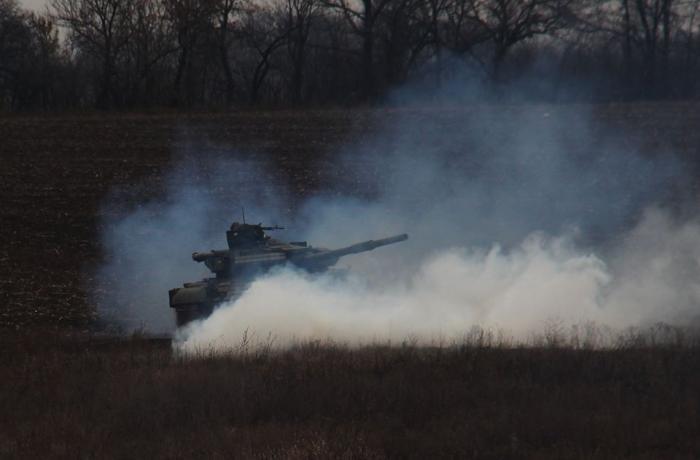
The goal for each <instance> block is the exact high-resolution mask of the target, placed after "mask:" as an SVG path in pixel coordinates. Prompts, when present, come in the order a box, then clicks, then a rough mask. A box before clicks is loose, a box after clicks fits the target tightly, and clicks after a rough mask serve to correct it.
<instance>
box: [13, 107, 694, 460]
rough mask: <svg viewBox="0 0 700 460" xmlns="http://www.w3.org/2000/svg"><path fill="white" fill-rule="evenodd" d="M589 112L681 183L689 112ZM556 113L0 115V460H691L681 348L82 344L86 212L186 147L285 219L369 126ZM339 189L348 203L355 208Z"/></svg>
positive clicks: (599, 129)
mask: <svg viewBox="0 0 700 460" xmlns="http://www.w3.org/2000/svg"><path fill="white" fill-rule="evenodd" d="M589 109H590V110H591V112H592V120H593V130H594V133H599V135H600V137H601V139H603V138H604V137H605V136H607V135H608V133H610V132H614V133H615V134H616V135H619V133H625V136H624V138H625V139H628V140H629V142H630V143H633V144H634V145H636V146H640V145H641V146H643V147H644V148H645V149H648V151H649V152H650V154H652V153H651V152H666V151H669V152H670V151H673V152H675V153H676V154H678V155H680V156H681V157H682V158H684V159H685V160H686V166H687V167H689V168H693V169H694V170H700V169H698V168H697V166H698V165H700V162H698V161H697V158H698V157H697V155H698V154H699V153H700V130H698V129H697V126H699V122H700V105H694V104H675V103H667V104H634V105H611V106H597V107H590V108H589ZM566 110H570V109H569V108H566V107H563V108H552V107H530V106H521V107H474V108H470V109H468V110H461V111H449V110H431V109H424V110H413V111H410V110H405V111H395V110H386V111H374V110H364V111H363V110H357V111H347V110H338V111H319V112H255V113H233V114H192V115H187V116H184V115H177V114H119V115H64V116H60V117H59V116H20V117H5V118H2V117H0V158H1V159H2V163H1V166H0V198H1V200H2V201H1V202H2V206H1V207H0V334H1V338H2V343H1V344H0V346H1V350H2V351H1V352H0V414H3V416H2V417H0V457H3V458H4V457H8V458H11V457H18V456H19V457H45V456H55V457H85V458H104V457H118V458H126V457H129V458H131V457H144V458H148V457H168V458H177V457H191V456H208V457H217V456H218V457H265V458H270V457H271V458H329V457H344V458H385V457H399V458H407V457H413V458H426V457H436V456H437V457H479V458H518V457H523V456H533V457H538V458H622V457H634V458H694V455H695V454H697V452H700V444H699V443H700V438H699V437H698V436H697V433H699V432H700V426H699V417H698V414H700V390H699V388H700V361H699V359H700V358H699V355H698V350H697V348H696V346H695V345H694V344H692V343H686V344H682V345H677V346H656V347H650V346H648V344H641V345H640V344H639V343H636V344H631V345H626V346H622V347H619V349H615V350H602V351H601V350H598V351H594V350H587V349H575V348H572V347H568V346H552V347H534V348H515V349H513V348H509V347H504V346H498V344H490V345H489V346H486V345H484V344H478V343H476V344H475V343H468V344H465V345H464V346H455V347H448V348H444V347H434V348H430V347H428V348H417V347H414V346H410V345H405V346H397V347H385V346H368V347H365V348H361V349H357V350H350V349H346V348H344V347H342V346H336V345H333V344H321V345H319V344H307V345H304V346H300V347H297V348H295V349H292V350H287V351H280V352H271V351H256V352H248V353H240V352H239V353H237V354H233V355H231V356H218V357H214V356H209V357H206V356H205V357H202V358H201V359H190V358H185V357H180V356H176V355H174V354H173V353H172V351H171V349H170V346H169V342H168V341H159V340H147V339H144V338H133V339H123V338H117V339H115V338H105V337H101V336H93V335H91V334H90V333H89V331H90V330H94V329H95V325H96V318H95V308H94V305H92V304H91V302H90V294H89V292H90V288H91V286H92V284H91V283H92V276H93V269H94V267H95V266H96V265H97V264H99V263H100V261H101V259H102V257H103V254H102V248H101V246H100V239H99V236H100V232H101V226H102V225H103V222H104V217H105V215H104V213H105V212H111V211H109V210H108V209H106V208H105V207H104V206H103V204H104V203H105V200H106V199H107V197H108V195H109V194H110V193H113V192H114V190H129V189H130V188H131V187H136V190H137V192H138V193H134V194H133V195H132V196H131V198H130V199H131V200H133V201H134V202H139V201H145V200H147V199H149V198H150V197H155V196H159V194H161V193H162V192H163V185H164V180H165V177H166V172H167V170H168V168H169V167H170V165H171V164H172V162H173V160H174V159H175V158H177V157H178V155H180V154H181V153H182V152H183V151H186V150H188V149H192V147H191V142H190V141H191V140H192V139H196V140H197V142H199V144H198V145H202V142H204V144H205V145H208V146H209V147H208V148H209V149H210V150H213V151H215V152H216V153H217V154H218V155H222V156H226V155H229V154H230V153H229V149H235V150H236V151H237V152H238V153H237V155H244V156H246V157H247V158H248V159H249V160H250V161H253V162H259V163H261V164H265V165H267V167H268V169H269V170H270V171H271V174H272V175H273V176H274V177H271V178H270V180H274V181H278V182H283V183H285V184H286V185H287V186H288V188H289V190H290V194H291V198H292V200H297V201H301V200H302V199H304V198H305V197H306V196H308V195H309V194H311V193H313V192H315V191H318V190H333V188H334V186H335V185H334V184H335V183H336V179H337V178H338V177H339V176H340V175H342V174H343V171H339V170H338V169H337V168H336V166H335V164H334V163H333V160H334V152H336V151H337V149H338V148H340V147H342V146H344V145H348V144H350V143H352V142H355V141H356V140H358V139H363V138H364V137H366V136H369V135H370V134H371V133H372V132H373V131H374V130H377V129H379V127H380V126H381V125H380V124H379V123H378V120H382V121H385V122H386V121H387V120H388V121H391V120H395V119H397V118H398V117H410V118H414V119H417V120H420V119H421V117H430V118H435V117H438V118H439V119H441V120H442V119H444V121H445V123H452V122H455V120H464V119H465V118H466V119H468V118H469V117H494V118H507V117H509V116H513V115H514V114H517V113H519V112H522V111H541V112H542V113H546V114H547V116H552V117H556V116H557V113H558V111H566ZM202 140H203V141H202ZM188 153H189V154H194V155H197V154H198V152H197V151H194V152H192V151H189V152H188ZM377 154H378V155H379V154H381V152H377ZM350 182H352V181H350ZM345 183H346V184H347V183H348V182H347V181H346V182H345ZM357 184H358V189H356V190H351V192H352V193H356V194H363V193H365V194H367V193H369V194H371V193H372V190H363V189H361V187H362V185H361V184H362V182H361V181H358V182H357ZM184 250H185V251H191V250H193V248H184ZM165 299H167V296H166V293H164V305H163V309H164V314H170V313H171V312H170V311H169V309H168V307H167V304H166V300H165Z"/></svg>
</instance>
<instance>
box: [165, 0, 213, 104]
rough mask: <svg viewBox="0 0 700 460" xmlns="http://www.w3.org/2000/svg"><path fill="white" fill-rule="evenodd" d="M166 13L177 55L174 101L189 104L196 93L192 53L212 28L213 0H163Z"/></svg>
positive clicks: (205, 39) (202, 42)
mask: <svg viewBox="0 0 700 460" xmlns="http://www.w3.org/2000/svg"><path fill="white" fill-rule="evenodd" d="M165 1H166V10H167V13H168V17H169V19H170V21H171V22H172V24H173V29H174V31H175V37H176V41H177V49H178V58H177V64H176V68H175V78H174V82H173V86H174V95H175V100H174V102H175V104H176V105H182V104H184V105H185V106H191V105H192V104H193V103H194V100H195V97H194V92H195V79H196V77H197V76H196V75H195V72H196V71H195V62H196V61H197V58H198V57H199V56H197V55H196V54H195V53H196V51H197V49H198V47H201V46H202V45H204V44H205V43H206V41H207V34H208V33H209V32H210V31H211V30H212V29H213V25H212V22H213V17H214V14H215V11H216V9H215V6H216V4H215V1H214V0H165ZM200 71H201V69H200Z"/></svg>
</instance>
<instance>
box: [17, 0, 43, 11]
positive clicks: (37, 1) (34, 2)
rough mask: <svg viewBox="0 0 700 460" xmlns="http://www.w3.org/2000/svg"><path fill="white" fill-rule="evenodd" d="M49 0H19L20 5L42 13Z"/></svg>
mask: <svg viewBox="0 0 700 460" xmlns="http://www.w3.org/2000/svg"><path fill="white" fill-rule="evenodd" d="M48 2H49V0H19V4H20V5H21V6H22V7H24V8H28V9H33V10H36V11H41V10H43V9H44V5H46V4H48Z"/></svg>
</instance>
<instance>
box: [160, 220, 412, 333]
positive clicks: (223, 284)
mask: <svg viewBox="0 0 700 460" xmlns="http://www.w3.org/2000/svg"><path fill="white" fill-rule="evenodd" d="M272 230H283V227H278V226H273V227H265V226H263V225H262V224H245V223H243V224H241V223H238V222H234V223H233V224H232V225H231V228H230V229H229V230H228V231H227V232H226V241H227V243H228V249H218V250H211V251H208V252H195V253H193V254H192V259H193V260H194V261H195V262H203V263H204V264H205V265H206V267H207V268H208V269H209V270H210V271H211V272H212V273H213V274H214V275H215V277H213V278H206V279H204V280H202V281H197V282H193V283H185V284H184V286H183V287H181V288H175V289H171V290H170V307H171V308H173V309H175V312H176V315H177V324H178V326H183V325H185V324H187V323H189V322H190V321H193V320H196V319H202V318H206V317H207V316H209V315H210V314H211V313H212V311H213V310H214V308H215V307H216V305H218V304H220V303H222V302H224V301H231V300H235V299H236V298H238V297H239V296H240V295H241V294H242V293H243V291H244V290H245V289H246V288H247V287H248V286H249V285H250V283H251V282H252V281H253V280H254V279H255V278H256V277H257V276H260V275H261V274H264V273H265V272H267V271H268V270H270V269H271V268H273V267H275V266H281V265H285V264H290V265H293V266H295V267H297V268H300V269H303V270H306V271H308V272H311V273H322V272H325V271H327V270H328V269H329V268H331V267H332V266H333V265H335V264H336V263H337V262H338V260H339V259H340V258H341V257H343V256H346V255H350V254H358V253H361V252H366V251H372V250H373V249H376V248H378V247H381V246H386V245H389V244H394V243H399V242H401V241H405V240H406V239H408V235H406V234H402V235H396V236H392V237H389V238H384V239H379V240H368V241H363V242H361V243H356V244H353V245H350V246H347V247H344V248H339V249H324V248H316V247H313V246H310V245H309V244H307V243H306V242H305V241H301V242H284V241H280V240H276V239H274V238H272V237H270V236H268V235H267V234H266V233H265V232H266V231H272Z"/></svg>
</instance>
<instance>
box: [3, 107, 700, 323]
mask: <svg viewBox="0 0 700 460" xmlns="http://www.w3.org/2000/svg"><path fill="white" fill-rule="evenodd" d="M584 109H585V110H587V111H590V112H591V114H592V115H591V117H592V120H593V123H592V126H593V134H594V135H599V136H600V138H601V139H603V138H604V137H605V136H607V135H608V133H611V132H612V133H616V135H617V134H619V133H620V132H625V133H627V136H626V137H623V138H625V139H628V140H629V142H630V145H632V144H634V145H635V146H639V145H642V146H644V147H643V148H646V149H648V150H649V152H667V151H668V152H674V153H676V154H678V155H681V156H682V157H683V158H685V159H686V160H687V165H688V167H695V165H696V164H700V162H698V161H696V158H700V156H699V154H700V130H698V129H697V126H700V104H689V103H683V104H680V103H678V104H676V103H664V104H628V105H624V104H623V105H608V106H595V107H584ZM567 110H581V107H568V108H567V107H563V108H554V107H546V106H512V107H511V106H503V107H497V106H490V107H479V106H476V107H470V108H462V109H459V110H445V109H441V110H438V109H430V108H426V109H421V110H411V109H405V110H329V111H305V112H285V111H280V112H242V113H227V114H188V115H181V114H172V113H165V114H117V115H104V114H92V115H71V114H67V115H60V116H59V115H46V116H15V117H0V203H1V204H2V206H0V328H9V329H13V330H17V329H20V330H21V329H26V328H32V327H35V326H40V327H42V328H44V327H51V328H63V327H69V328H79V329H84V328H89V326H90V324H91V322H92V321H94V319H95V318H94V311H95V309H94V306H93V305H91V303H90V301H89V294H88V292H89V288H90V286H91V280H92V270H93V269H94V267H95V266H96V264H98V263H99V261H100V258H101V257H102V249H101V247H100V239H99V235H100V226H101V225H102V223H103V217H104V215H103V213H104V212H106V211H105V206H104V203H105V201H106V199H107V196H108V195H109V194H110V193H113V192H114V190H120V189H121V190H128V189H129V188H130V187H132V186H136V185H138V188H137V190H138V194H135V195H134V197H133V199H134V200H135V201H138V200H147V199H148V198H149V197H152V196H156V195H158V194H159V193H161V192H162V187H163V181H164V175H165V172H166V171H167V170H168V167H169V165H170V164H171V163H172V161H173V158H176V157H178V155H181V154H182V152H183V151H185V150H187V149H191V148H192V147H191V145H192V140H196V142H197V143H199V144H200V145H201V143H202V142H205V143H208V144H209V145H211V146H213V147H212V148H213V149H219V150H220V151H221V154H222V155H227V154H229V153H230V152H232V151H236V152H238V153H237V154H238V155H241V154H243V155H247V156H248V157H249V158H250V159H251V160H252V161H259V162H263V163H265V164H266V165H268V167H270V170H271V171H272V174H274V175H276V177H274V178H270V180H275V181H281V182H283V183H286V184H288V185H289V189H290V190H291V194H292V199H297V200H298V199H301V198H303V197H304V196H307V195H308V194H309V193H313V192H314V191H316V190H319V189H326V190H327V189H333V188H334V187H335V179H337V178H338V177H340V176H342V175H343V174H344V171H340V170H338V168H337V166H336V165H335V164H334V163H333V159H334V154H335V153H336V152H337V151H339V149H341V148H342V147H343V146H347V145H352V144H353V143H356V142H361V141H362V140H363V139H366V138H368V137H371V136H372V133H373V132H376V131H377V130H379V129H382V126H383V125H385V124H388V123H391V122H392V121H396V120H399V119H402V117H403V118H410V119H412V120H421V119H422V118H428V117H429V118H431V119H435V118H438V119H440V120H444V122H445V123H458V122H464V121H465V120H469V119H470V118H472V117H473V118H483V117H492V118H494V119H496V120H498V119H500V118H507V117H510V116H515V115H518V114H519V113H522V112H536V113H541V114H542V116H546V117H551V118H552V119H555V118H556V117H557V114H558V113H559V112H561V111H567ZM227 152H228V153H227ZM189 153H192V152H189ZM195 154H196V152H195ZM376 154H377V155H381V154H382V152H376ZM350 182H352V181H350ZM345 183H348V181H346V182H345ZM358 183H359V182H358ZM349 192H350V193H366V192H368V191H365V190H350V191H349ZM369 193H371V191H369ZM186 250H188V251H189V250H191V248H187V249H186ZM164 308H167V306H166V305H164Z"/></svg>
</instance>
